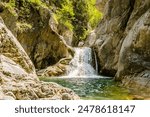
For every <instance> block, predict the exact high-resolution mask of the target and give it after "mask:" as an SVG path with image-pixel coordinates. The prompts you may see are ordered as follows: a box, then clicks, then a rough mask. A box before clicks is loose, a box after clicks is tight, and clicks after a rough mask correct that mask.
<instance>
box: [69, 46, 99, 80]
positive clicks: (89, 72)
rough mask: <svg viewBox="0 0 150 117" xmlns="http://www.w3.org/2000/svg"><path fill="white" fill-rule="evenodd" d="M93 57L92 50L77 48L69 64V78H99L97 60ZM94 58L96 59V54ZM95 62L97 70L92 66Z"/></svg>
mask: <svg viewBox="0 0 150 117" xmlns="http://www.w3.org/2000/svg"><path fill="white" fill-rule="evenodd" d="M92 55H93V54H92V49H91V48H88V47H82V48H75V55H74V58H73V59H72V60H71V62H70V64H69V69H68V70H67V76H70V77H75V76H88V77H89V76H97V66H98V65H97V59H96V58H94V59H93V56H92ZM94 57H96V54H94ZM93 60H95V66H96V70H95V69H94V68H93V66H92V63H93Z"/></svg>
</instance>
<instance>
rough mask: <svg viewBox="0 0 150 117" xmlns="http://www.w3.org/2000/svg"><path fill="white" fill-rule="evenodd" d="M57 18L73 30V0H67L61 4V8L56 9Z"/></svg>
mask: <svg viewBox="0 0 150 117" xmlns="http://www.w3.org/2000/svg"><path fill="white" fill-rule="evenodd" d="M56 19H57V20H58V22H59V23H61V24H63V25H64V26H66V27H67V28H68V29H70V30H73V25H72V20H73V19H74V10H73V4H72V1H70V0H65V1H63V2H62V3H61V4H60V8H58V9H57V11H56Z"/></svg>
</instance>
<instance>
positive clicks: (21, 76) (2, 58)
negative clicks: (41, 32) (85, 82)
mask: <svg viewBox="0 0 150 117" xmlns="http://www.w3.org/2000/svg"><path fill="white" fill-rule="evenodd" d="M0 53H1V54H0V99H7V100H8V99H11V100H12V99H18V100H23V99H28V100H30V99H32V100H33V99H68V98H64V95H66V94H67V95H68V96H69V99H79V97H78V96H77V95H76V94H75V93H74V92H73V91H72V90H70V89H68V88H64V87H62V86H60V85H58V84H56V83H46V82H42V81H39V79H38V78H37V76H36V73H35V68H34V65H33V64H32V62H31V60H30V59H29V57H28V55H27V54H26V52H25V51H24V49H23V48H22V46H21V45H20V43H19V42H18V40H17V39H16V38H15V37H14V36H13V34H12V33H11V31H10V30H8V29H7V27H6V26H5V25H4V23H3V21H2V19H1V18H0Z"/></svg>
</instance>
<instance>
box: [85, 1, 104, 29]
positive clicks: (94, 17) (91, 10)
mask: <svg viewBox="0 0 150 117" xmlns="http://www.w3.org/2000/svg"><path fill="white" fill-rule="evenodd" d="M95 3H96V0H89V2H88V4H87V5H88V9H87V14H88V15H89V23H90V25H91V27H92V28H94V27H95V26H96V25H97V24H98V22H99V21H100V19H101V18H102V17H103V14H102V13H101V12H100V11H98V10H97V9H96V8H95Z"/></svg>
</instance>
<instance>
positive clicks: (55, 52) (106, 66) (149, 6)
mask: <svg viewBox="0 0 150 117" xmlns="http://www.w3.org/2000/svg"><path fill="white" fill-rule="evenodd" d="M72 1H73V3H72V2H71V3H70V2H69V1H68V0H62V2H60V3H59V2H57V1H55V0H35V1H34V0H1V1H0V99H17V100H21V99H27V100H29V99H31V100H33V99H53V100H55V99H65V100H66V99H80V98H79V96H78V95H77V94H75V92H74V91H72V90H71V89H69V88H65V87H63V86H60V85H58V84H56V83H54V82H44V81H40V80H39V77H41V76H44V77H55V76H56V77H57V76H62V75H64V74H65V73H66V71H67V68H68V66H69V64H70V61H71V60H72V58H73V57H74V56H75V55H74V54H75V51H74V49H73V47H74V46H76V47H78V46H80V47H84V46H86V47H91V48H92V49H93V51H94V53H95V56H96V61H97V64H98V74H102V75H105V76H110V77H114V79H115V80H116V81H119V82H121V84H122V87H126V88H130V89H132V90H134V92H135V94H136V93H137V94H138V95H139V93H140V95H141V96H143V97H146V98H147V97H149V96H150V46H149V44H150V2H149V0H89V1H92V2H91V3H94V6H95V8H97V9H98V10H99V11H100V12H102V14H103V17H102V18H97V17H99V16H97V15H89V14H98V12H97V11H95V12H93V13H90V12H89V11H88V10H87V11H86V7H85V8H84V9H83V7H82V4H81V3H80V2H81V1H80V0H79V3H80V4H78V3H77V2H76V1H74V0H72ZM93 1H95V2H93ZM61 3H63V4H61ZM85 3H88V1H87V0H85ZM85 3H84V4H83V6H84V5H85ZM91 3H90V4H91ZM72 4H73V8H74V10H73V11H72ZM65 5H66V7H64V8H63V7H62V6H65ZM67 5H68V6H69V12H68V11H67V10H68V8H67V7H68V6H67ZM80 5H81V6H80ZM88 5H89V4H88ZM88 5H87V6H88ZM92 6H93V4H92ZM70 7H71V8H70ZM60 8H61V9H60ZM78 8H80V10H81V13H78V10H79V9H78ZM90 8H91V7H90ZM64 9H65V10H64ZM66 9H67V10H66ZM75 9H76V10H75ZM87 9H88V7H87ZM93 11H94V10H93ZM61 12H62V13H63V15H62V16H61V14H60V13H61ZM66 12H67V13H66ZM65 13H66V14H65ZM85 13H87V14H85ZM58 14H59V15H58ZM57 15H58V16H57ZM82 15H83V16H82ZM86 16H87V17H86ZM66 17H67V18H66ZM89 17H92V18H91V19H93V17H96V18H95V19H94V21H92V20H91V19H90V20H89V19H88V18H89ZM65 18H66V19H65ZM60 19H63V20H60ZM68 19H69V20H68ZM64 20H65V21H64ZM90 21H91V23H90ZM97 21H98V24H94V25H95V27H94V26H93V27H92V22H97ZM72 27H73V28H72ZM37 75H38V76H37Z"/></svg>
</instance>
